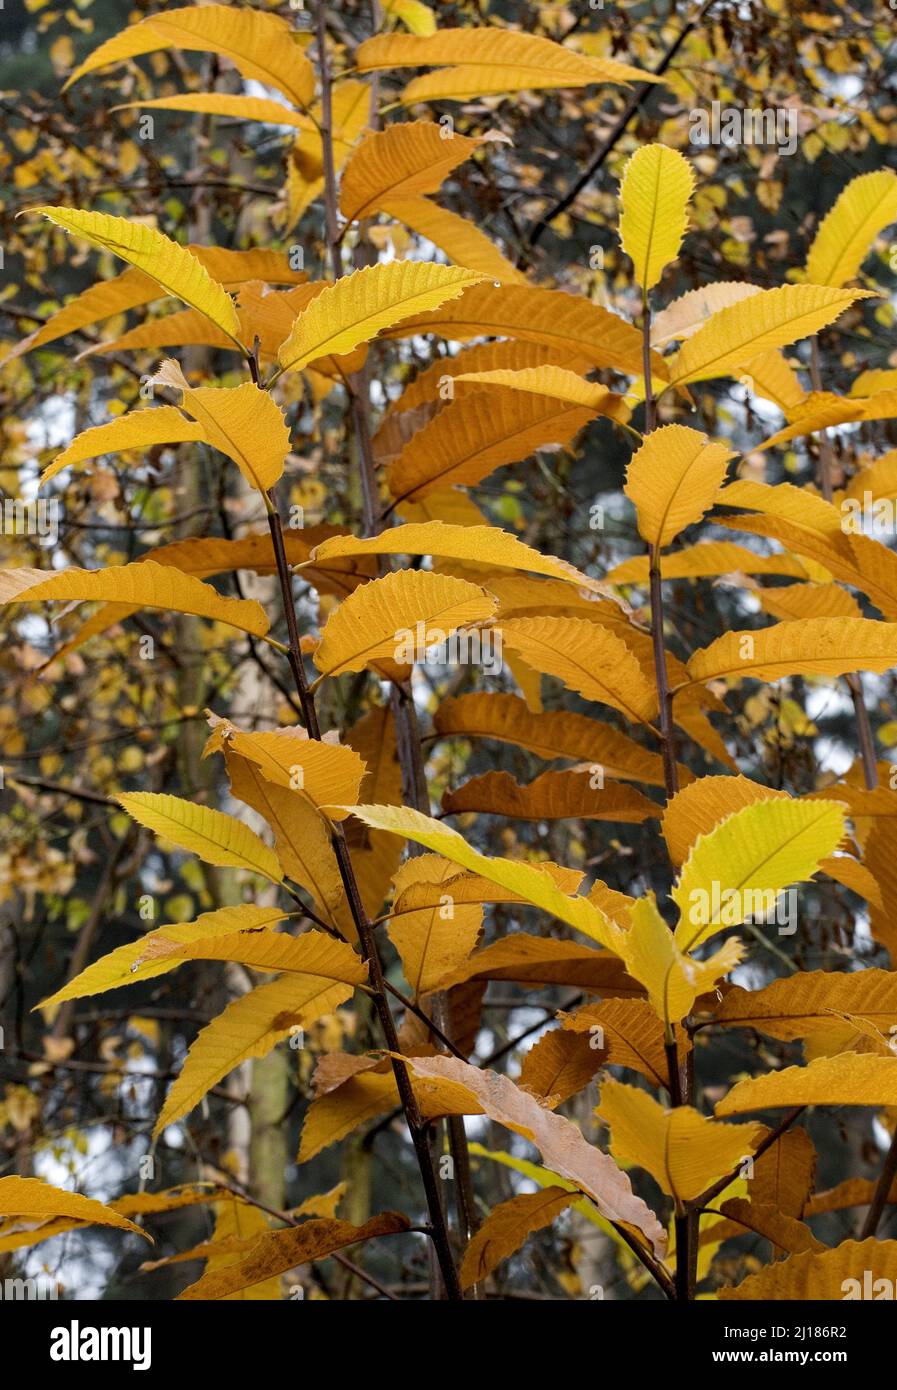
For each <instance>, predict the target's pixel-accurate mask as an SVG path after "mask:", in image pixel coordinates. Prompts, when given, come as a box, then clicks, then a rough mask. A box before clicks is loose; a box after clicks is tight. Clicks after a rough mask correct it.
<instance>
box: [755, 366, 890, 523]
mask: <svg viewBox="0 0 897 1390" xmlns="http://www.w3.org/2000/svg"><path fill="white" fill-rule="evenodd" d="M789 414H790V415H791V416H792V419H791V422H790V423H789V424H788V425H786V426H785V428H784V429H781V430H776V432H775V434H771V435H770V436H769V438H768V439H764V440H763V442H762V444H758V445H757V446H756V447H757V450H758V452H759V451H761V450H763V449H773V448H779V447H780V446H781V445H782V444H787V443H788V442H789V440H792V439H800V438H801V437H802V436H803V435H806V434H815V433H816V432H817V431H818V430H825V429H830V428H832V427H833V426H836V425H853V424H859V423H860V422H861V421H864V420H893V419H894V417H895V415H897V390H895V389H894V388H893V387H891V389H890V390H887V391H876V393H875V395H873V396H866V397H859V396H836V395H833V394H832V393H831V392H829V391H817V392H813V393H811V394H810V395H809V396H805V397H804V398H803V400H801V401H800V403H799V404H798V405H797V406H796V407H794V408H793V409H792V410H791V411H789ZM855 529H857V530H860V529H862V528H861V526H857V527H856V528H855Z"/></svg>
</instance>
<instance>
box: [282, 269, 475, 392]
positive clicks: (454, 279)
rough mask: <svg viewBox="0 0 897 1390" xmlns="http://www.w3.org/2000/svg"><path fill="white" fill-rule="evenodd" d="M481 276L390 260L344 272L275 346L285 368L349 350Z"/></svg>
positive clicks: (292, 369)
mask: <svg viewBox="0 0 897 1390" xmlns="http://www.w3.org/2000/svg"><path fill="white" fill-rule="evenodd" d="M482 279H483V276H482V275H481V274H480V273H479V272H478V271H473V270H464V269H458V268H456V267H454V266H446V265H435V264H428V263H425V262H423V261H392V262H391V263H390V264H388V265H386V264H378V265H372V266H367V267H365V268H364V269H363V270H356V271H353V273H352V274H351V275H344V276H343V278H342V279H341V280H337V282H336V283H335V284H333V285H328V286H327V288H326V289H324V290H322V291H321V293H320V294H319V295H317V296H316V297H315V298H314V299H313V300H312V302H311V304H310V305H309V306H308V308H307V309H305V310H303V312H302V313H300V314H299V315H298V317H297V318H296V321H295V323H294V324H293V327H292V330H291V332H290V334H289V337H288V338H287V339H286V340H285V341H284V342H283V343H282V344H281V346H280V348H279V350H278V361H279V362H280V365H281V367H282V369H283V370H284V371H287V372H295V371H299V370H300V369H301V368H302V367H305V366H307V365H308V363H309V362H314V361H316V359H317V358H319V357H327V356H330V355H337V356H339V355H342V354H345V353H347V352H351V351H352V349H353V348H356V347H358V345H359V343H367V342H370V340H371V338H376V336H377V334H378V333H380V332H381V330H383V329H385V328H390V327H392V326H393V325H395V324H397V323H400V322H401V321H402V320H403V319H407V318H409V317H412V316H414V315H416V314H421V313H424V312H427V311H428V310H433V309H436V308H438V306H439V305H440V304H443V303H444V302H445V301H446V300H447V299H456V298H457V297H458V295H460V294H462V293H463V291H464V290H466V289H467V288H468V286H470V285H476V284H477V283H478V282H479V281H480V280H482Z"/></svg>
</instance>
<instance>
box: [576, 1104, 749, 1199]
mask: <svg viewBox="0 0 897 1390" xmlns="http://www.w3.org/2000/svg"><path fill="white" fill-rule="evenodd" d="M595 1113H596V1114H597V1115H599V1116H600V1118H601V1119H602V1120H603V1121H604V1123H605V1124H606V1125H608V1127H609V1128H610V1134H611V1144H610V1151H611V1153H612V1154H613V1155H614V1158H616V1159H617V1161H618V1162H619V1163H624V1164H629V1163H635V1164H637V1165H638V1167H639V1168H644V1169H645V1170H646V1172H648V1173H650V1174H651V1176H652V1177H653V1178H654V1179H655V1180H656V1182H657V1183H658V1184H659V1186H660V1187H661V1188H662V1190H663V1191H664V1192H665V1193H666V1194H667V1196H668V1197H673V1198H675V1200H676V1203H677V1205H678V1206H679V1207H680V1208H681V1207H682V1206H683V1204H684V1203H685V1202H690V1201H692V1200H693V1199H694V1198H695V1197H700V1195H701V1193H702V1192H706V1190H707V1188H708V1187H712V1185H713V1184H714V1183H715V1182H716V1181H717V1179H718V1178H721V1177H724V1176H725V1174H726V1173H731V1172H732V1170H733V1169H736V1168H737V1167H738V1166H739V1164H740V1163H741V1161H742V1160H743V1159H744V1158H745V1157H746V1156H747V1155H748V1154H750V1152H751V1150H752V1149H755V1148H756V1147H757V1145H758V1144H759V1142H760V1140H761V1139H762V1137H763V1133H764V1130H763V1126H762V1125H759V1124H746V1125H723V1124H720V1123H719V1122H718V1121H716V1120H709V1119H707V1118H706V1117H705V1116H704V1115H700V1114H699V1113H698V1111H697V1110H693V1109H692V1107H691V1106H690V1105H680V1106H677V1107H676V1108H675V1109H674V1110H665V1109H664V1108H663V1106H662V1105H659V1104H658V1103H657V1101H656V1100H654V1098H653V1097H652V1096H649V1095H648V1093H647V1091H639V1090H636V1088H635V1087H634V1086H624V1085H623V1083H622V1082H620V1081H610V1080H608V1081H604V1082H602V1084H601V1100H600V1103H599V1105H598V1107H597V1110H596V1112H595Z"/></svg>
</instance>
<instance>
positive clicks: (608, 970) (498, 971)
mask: <svg viewBox="0 0 897 1390" xmlns="http://www.w3.org/2000/svg"><path fill="white" fill-rule="evenodd" d="M514 901H520V899H519V895H518V897H517V898H515V899H514ZM587 934H590V933H587ZM669 935H670V933H669V931H667V936H669ZM468 980H510V981H512V982H514V983H519V984H523V985H532V986H536V985H545V984H552V985H558V984H562V985H570V986H571V987H573V988H576V989H585V990H593V991H595V993H598V994H602V995H608V996H611V995H613V996H619V997H620V998H632V997H634V996H639V997H640V996H641V995H642V994H643V990H642V988H641V986H640V985H638V984H636V982H635V981H634V980H632V979H630V977H629V976H628V975H627V974H626V972H625V971H624V969H623V966H622V964H621V962H620V961H619V960H618V959H617V957H616V956H614V955H611V953H610V952H609V951H596V950H595V949H594V948H593V947H591V946H580V945H579V944H578V943H577V942H574V941H557V940H553V939H550V938H547V937H544V936H531V935H529V933H527V932H514V933H513V935H511V936H508V937H505V938H504V939H503V940H501V941H496V942H494V943H493V945H492V946H487V947H485V949H484V950H482V951H477V952H475V954H474V955H472V956H471V957H470V959H469V960H468V961H466V962H465V963H464V965H462V966H460V967H459V969H458V970H456V971H455V973H454V975H452V976H451V977H450V978H449V979H448V980H444V981H443V988H444V989H448V988H449V987H450V986H451V985H456V984H464V983H465V982H466V981H468Z"/></svg>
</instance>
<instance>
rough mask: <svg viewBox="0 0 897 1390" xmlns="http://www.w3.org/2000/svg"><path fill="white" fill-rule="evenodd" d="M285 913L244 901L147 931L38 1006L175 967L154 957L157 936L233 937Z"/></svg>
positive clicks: (267, 924) (52, 1004)
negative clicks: (150, 948)
mask: <svg viewBox="0 0 897 1390" xmlns="http://www.w3.org/2000/svg"><path fill="white" fill-rule="evenodd" d="M283 917H284V912H283V910H282V909H280V908H273V907H254V906H252V905H251V904H250V903H243V904H242V905H241V906H239V907H220V908H218V909H216V911H214V912H204V913H203V914H202V916H200V917H197V919H196V921H195V922H169V923H167V924H166V925H165V926H162V927H157V928H156V930H155V931H151V932H147V934H146V936H142V937H140V938H139V939H138V940H137V941H129V942H128V943H127V944H126V945H125V946H119V947H117V948H116V949H115V950H114V951H110V952H109V954H108V955H105V956H102V957H101V958H100V960H98V961H94V963H93V965H88V967H87V969H86V970H82V971H81V974H80V975H77V976H76V977H75V979H74V980H71V981H70V982H69V983H68V984H67V985H64V986H63V988H62V989H60V990H57V991H56V993H55V994H51V995H49V997H48V998H46V999H42V1000H41V1002H40V1004H38V1005H36V1007H37V1008H39V1009H48V1008H52V1007H55V1005H57V1004H61V1003H63V1001H64V1000H66V999H84V998H86V997H87V996H88V995H90V994H104V993H105V992H106V990H109V989H120V988H121V987H122V986H123V985H132V984H139V983H140V982H141V981H142V980H151V979H154V978H155V977H156V976H157V975H165V974H167V972H168V971H169V970H174V969H175V968H176V967H177V966H178V965H180V961H179V960H176V959H174V958H170V959H166V960H160V959H158V958H155V957H151V956H150V955H149V953H148V951H147V946H148V943H149V942H151V941H152V940H153V939H154V938H155V937H163V936H164V938H165V940H166V941H169V942H176V941H194V940H196V941H207V940H208V939H209V938H210V937H213V936H218V935H221V936H231V935H233V934H234V933H235V932H237V931H258V930H261V929H262V928H264V927H273V926H275V925H276V924H277V923H278V922H281V921H282V920H283Z"/></svg>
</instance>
